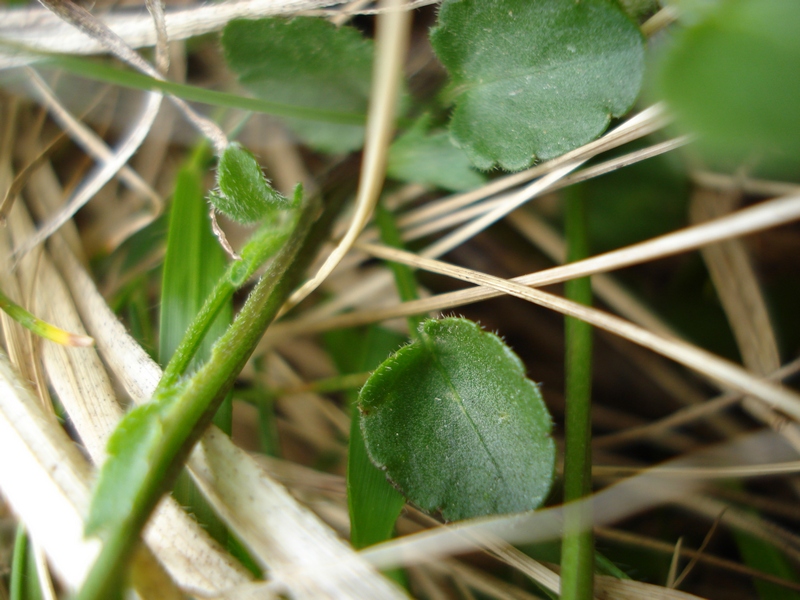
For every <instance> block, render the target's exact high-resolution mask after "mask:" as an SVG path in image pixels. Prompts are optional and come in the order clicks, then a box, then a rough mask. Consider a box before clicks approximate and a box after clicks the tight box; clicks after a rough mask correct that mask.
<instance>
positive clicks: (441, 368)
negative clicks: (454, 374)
mask: <svg viewBox="0 0 800 600" xmlns="http://www.w3.org/2000/svg"><path fill="white" fill-rule="evenodd" d="M419 339H420V340H421V342H422V343H423V344H424V345H425V351H426V352H427V353H428V354H429V355H430V357H431V360H432V361H433V365H434V367H435V368H436V370H437V371H439V374H440V375H441V377H442V380H443V381H444V382H445V384H446V385H447V387H448V388H450V393H451V394H452V397H453V399H454V400H455V403H456V404H457V405H458V408H459V410H460V411H461V413H462V414H463V415H464V417H466V419H467V422H468V423H469V425H470V427H471V428H472V431H473V432H474V433H475V436H476V437H477V438H478V439H479V440H480V442H481V446H482V447H483V450H484V451H485V452H486V455H487V456H488V457H489V460H490V461H491V462H492V465H493V466H494V469H495V471H496V472H497V476H498V477H499V478H500V479H501V480H503V481H505V477H504V475H503V471H502V469H501V468H500V465H499V464H497V460H495V457H494V455H493V453H492V452H491V451H490V450H489V447H488V446H487V445H486V440H484V439H483V436H482V435H481V432H480V429H479V428H478V426H477V425H476V424H475V421H473V420H472V417H471V416H470V414H469V412H468V411H467V409H466V407H465V406H464V400H463V399H462V398H461V394H459V393H458V390H457V389H456V387H455V385H454V384H453V380H452V379H451V378H450V375H448V373H447V370H446V369H445V368H444V365H442V363H441V361H440V360H439V356H438V354H437V352H436V351H435V345H434V344H433V343H432V342H431V339H430V337H429V336H428V335H427V334H426V333H425V332H424V331H420V334H419Z"/></svg>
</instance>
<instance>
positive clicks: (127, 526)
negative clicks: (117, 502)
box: [77, 206, 317, 600]
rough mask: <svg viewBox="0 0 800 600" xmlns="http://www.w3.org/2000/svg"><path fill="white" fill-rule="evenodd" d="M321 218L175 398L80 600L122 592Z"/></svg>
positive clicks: (308, 213) (300, 236) (286, 253)
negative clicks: (139, 548)
mask: <svg viewBox="0 0 800 600" xmlns="http://www.w3.org/2000/svg"><path fill="white" fill-rule="evenodd" d="M316 213H317V211H316V209H315V207H313V206H306V207H304V209H303V210H302V212H301V216H300V220H299V222H298V224H297V228H296V229H295V232H294V235H293V236H292V237H291V238H290V240H289V241H288V242H287V243H286V245H285V246H284V247H283V249H282V250H281V251H280V252H279V253H278V255H277V256H276V257H275V260H274V261H273V262H272V264H271V265H270V267H269V269H268V270H267V272H266V273H265V274H264V276H263V277H262V279H261V281H259V283H258V284H257V285H256V287H255V288H254V290H253V292H252V293H251V294H250V296H249V297H248V299H247V302H246V303H245V305H244V307H243V308H242V310H241V311H240V312H239V314H238V315H237V317H236V319H235V320H234V322H233V324H232V325H231V326H230V328H228V330H227V331H226V332H225V333H224V334H223V335H222V337H220V339H219V341H218V342H217V343H216V344H215V346H214V348H213V350H212V352H211V357H210V358H209V360H208V362H207V363H206V364H205V365H204V366H203V367H202V368H201V369H200V370H199V371H198V372H197V373H196V374H195V375H194V376H193V377H192V378H191V379H190V380H189V381H188V382H187V384H186V385H185V386H184V387H182V390H181V391H180V393H179V395H178V396H177V397H176V398H175V400H174V402H175V405H174V407H173V408H172V409H171V410H170V411H169V414H168V416H167V417H166V418H165V419H164V421H163V431H162V435H160V438H159V444H158V448H157V449H156V450H155V452H154V455H153V460H152V463H151V468H150V469H149V475H148V477H147V478H146V480H145V482H144V483H143V485H142V486H141V489H139V490H137V492H136V494H135V498H136V501H135V502H134V504H133V509H132V510H131V512H130V513H129V514H128V516H127V518H126V519H125V521H124V522H123V523H121V524H117V525H116V526H115V527H114V528H113V530H111V531H110V532H109V534H108V535H107V536H106V537H105V538H104V544H103V550H102V551H101V553H100V556H99V557H98V560H97V562H96V563H95V565H94V566H93V567H92V570H91V571H90V573H89V575H88V577H87V579H86V583H85V584H84V586H83V588H82V589H81V591H80V593H79V594H78V596H77V598H78V600H106V599H108V598H114V597H115V595H116V594H117V593H118V592H119V589H120V581H121V579H122V577H121V576H122V574H123V573H124V571H125V566H126V564H127V562H128V560H129V559H130V557H131V555H132V553H133V551H134V549H135V548H136V544H137V543H138V540H139V532H140V531H141V530H142V528H143V527H144V525H145V524H146V522H147V519H148V518H149V516H150V514H151V513H152V511H153V509H154V508H155V506H156V504H157V503H158V501H159V499H160V498H161V495H162V494H163V493H165V492H166V491H167V490H168V489H169V488H170V487H171V486H172V484H173V483H174V480H175V477H176V476H177V474H178V472H179V471H180V468H181V466H182V465H183V462H184V459H185V458H186V456H188V454H189V452H190V450H191V448H192V446H193V445H194V443H195V442H196V441H197V439H198V438H199V437H200V435H201V434H202V432H203V431H204V430H205V428H206V426H207V425H208V424H209V423H210V421H211V418H212V416H213V415H214V413H215V412H216V410H217V408H218V406H219V404H220V402H222V400H223V399H224V398H225V395H226V394H227V392H228V390H229V389H230V387H231V386H232V385H233V383H234V381H235V379H236V377H237V375H238V374H239V373H240V372H241V370H242V368H243V367H244V365H245V363H246V362H247V360H248V359H249V358H250V355H251V354H252V352H253V350H255V347H256V345H257V344H258V341H259V340H260V339H261V336H262V335H263V333H264V331H265V330H266V328H267V326H268V325H269V324H270V323H271V322H272V320H273V319H274V318H275V315H276V314H277V313H278V310H279V309H280V307H281V305H282V303H283V301H284V300H285V298H286V297H287V295H288V293H289V292H290V291H291V290H292V289H293V288H294V286H295V285H296V284H297V283H298V281H299V278H300V276H301V273H302V270H303V269H302V267H304V264H303V263H304V262H305V261H304V260H301V258H302V259H305V256H306V254H307V253H306V252H303V250H304V244H305V242H306V239H307V237H309V236H308V233H309V231H310V230H311V226H312V224H313V221H314V217H315V216H316ZM176 354H177V351H176ZM182 360H185V357H184V358H183V359H182ZM171 364H172V362H170V365H171ZM174 371H175V369H174V367H173V372H174ZM172 387H173V386H172V384H171V383H165V382H164V381H163V380H162V382H161V383H159V386H158V389H157V391H156V393H155V395H156V396H158V394H159V393H162V394H163V393H167V394H168V393H170V391H171V388H172Z"/></svg>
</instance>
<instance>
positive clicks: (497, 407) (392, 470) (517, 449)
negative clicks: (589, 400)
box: [359, 318, 555, 520]
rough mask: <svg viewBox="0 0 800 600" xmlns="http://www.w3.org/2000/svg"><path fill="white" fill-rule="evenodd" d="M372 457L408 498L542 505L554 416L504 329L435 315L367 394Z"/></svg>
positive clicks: (474, 511) (457, 507) (455, 515)
mask: <svg viewBox="0 0 800 600" xmlns="http://www.w3.org/2000/svg"><path fill="white" fill-rule="evenodd" d="M359 408H360V410H361V428H362V431H363V433H364V441H365V443H366V446H367V451H368V452H369V455H370V458H371V459H372V461H373V462H374V463H375V465H376V466H378V467H380V468H382V469H384V470H385V471H386V475H387V476H388V477H389V479H390V480H391V481H392V482H393V483H394V484H395V485H396V486H397V487H398V488H399V489H400V490H401V491H402V492H403V494H405V495H406V497H407V498H408V499H409V500H410V501H412V502H414V503H415V504H417V505H418V506H419V507H421V508H422V509H424V510H427V511H436V510H440V511H441V513H442V516H443V517H444V518H445V519H447V520H459V519H465V518H470V517H477V516H481V515H489V514H503V513H513V512H520V511H526V510H532V509H535V508H537V507H538V506H540V505H541V504H542V502H543V501H544V500H545V498H546V497H547V494H548V492H549V491H550V486H551V484H552V481H553V469H554V464H555V444H554V442H553V439H552V438H551V437H550V430H551V428H552V422H551V419H550V415H549V413H548V412H547V408H546V407H545V404H544V402H543V400H542V397H541V394H540V393H539V388H538V387H537V386H536V384H535V383H533V382H532V381H530V380H529V379H527V378H526V377H525V368H524V365H523V364H522V362H521V361H520V359H519V357H517V355H516V354H514V353H513V352H512V351H511V349H510V348H509V347H508V346H506V345H505V344H504V343H503V342H502V340H501V339H500V338H498V337H497V336H496V335H493V334H491V333H488V332H485V331H483V330H481V328H480V327H479V326H478V325H476V324H475V323H473V322H471V321H468V320H466V319H459V318H447V319H440V320H429V321H426V322H425V323H423V324H422V326H421V327H420V333H419V339H418V340H417V341H415V342H413V343H411V344H409V345H408V346H405V347H404V348H401V349H400V350H399V351H398V352H397V353H395V354H394V355H393V356H392V357H390V358H389V359H387V360H386V361H385V362H384V363H383V364H381V366H380V367H378V369H377V370H376V371H375V373H374V374H373V375H372V377H370V379H369V381H368V382H367V383H366V385H365V386H364V388H363V389H362V390H361V395H360V397H359Z"/></svg>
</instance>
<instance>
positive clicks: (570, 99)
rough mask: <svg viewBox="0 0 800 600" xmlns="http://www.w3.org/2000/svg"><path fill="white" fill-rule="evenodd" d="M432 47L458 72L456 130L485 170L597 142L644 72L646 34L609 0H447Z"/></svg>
mask: <svg viewBox="0 0 800 600" xmlns="http://www.w3.org/2000/svg"><path fill="white" fill-rule="evenodd" d="M431 43H432V44H433V48H434V50H435V51H436V54H437V55H438V56H439V59H440V60H441V61H442V63H443V64H444V66H445V67H446V68H447V70H448V72H449V73H450V76H451V78H452V85H453V91H454V94H455V110H454V112H453V117H452V120H451V123H450V133H451V135H452V136H453V139H454V141H455V142H456V143H457V144H458V145H459V146H461V147H462V148H463V149H464V151H465V152H466V153H467V155H468V156H469V157H470V159H471V160H472V162H473V163H474V164H475V166H477V167H479V168H481V169H489V168H491V167H493V166H494V165H495V164H499V165H500V166H501V167H502V168H504V169H508V170H511V171H514V170H518V169H523V168H525V167H527V166H528V165H530V164H531V162H532V161H533V160H534V158H539V159H543V160H544V159H549V158H553V157H556V156H559V155H561V154H563V153H565V152H568V151H569V150H572V149H574V148H577V147H578V146H581V145H582V144H585V143H587V142H589V141H591V140H593V139H594V138H596V137H597V136H598V135H600V134H601V133H602V132H603V131H604V130H605V128H606V127H607V126H608V123H609V121H610V119H611V117H618V116H621V115H623V114H625V113H626V112H627V111H628V109H629V108H630V107H631V105H632V104H633V102H634V100H635V99H636V96H637V94H638V93H639V87H640V85H641V81H642V75H643V72H644V48H643V40H642V35H641V33H640V32H639V29H638V28H637V27H636V25H635V24H634V23H633V22H632V21H631V20H630V19H629V18H628V17H627V16H626V15H625V14H623V12H622V11H621V10H620V9H619V8H618V7H617V6H616V5H615V4H613V3H612V2H610V1H608V0H583V1H581V2H575V1H574V0H537V1H536V2H531V1H530V0H446V1H445V2H444V3H443V4H442V8H441V11H440V12H439V25H438V27H436V28H435V29H434V30H433V31H432V33H431Z"/></svg>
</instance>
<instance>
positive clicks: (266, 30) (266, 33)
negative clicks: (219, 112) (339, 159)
mask: <svg viewBox="0 0 800 600" xmlns="http://www.w3.org/2000/svg"><path fill="white" fill-rule="evenodd" d="M222 45H223V48H224V50H225V58H226V60H227V62H228V65H229V66H230V67H231V69H233V70H234V71H235V72H236V73H237V74H238V75H239V81H240V82H241V83H242V85H244V86H245V87H247V88H248V89H249V90H250V91H252V92H253V93H254V94H255V95H256V96H258V97H259V98H263V99H265V100H269V101H272V102H279V103H283V104H293V105H297V106H303V107H309V108H317V109H324V110H335V111H340V112H345V113H357V114H363V113H365V112H366V108H367V101H368V98H369V90H370V80H371V75H372V54H373V45H372V42H371V41H370V40H367V39H364V38H363V37H362V35H361V34H360V33H359V32H358V31H357V30H355V29H353V28H352V27H340V28H337V27H335V26H334V25H332V24H331V23H328V22H327V21H325V20H323V19H315V18H308V17H298V18H295V19H292V20H291V21H287V20H285V19H262V20H258V21H232V22H231V23H229V24H228V25H227V27H225V30H224V32H223V34H222ZM286 122H287V124H288V125H289V126H290V127H291V128H292V130H294V131H295V133H297V135H299V136H300V138H302V139H303V141H304V142H306V143H307V144H309V145H310V146H311V147H313V148H316V149H318V150H320V151H323V152H332V153H341V152H349V151H351V150H356V149H358V148H360V147H361V145H362V144H363V143H364V128H363V126H359V125H339V124H332V123H320V122H314V121H309V120H304V119H296V118H291V119H287V120H286Z"/></svg>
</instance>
